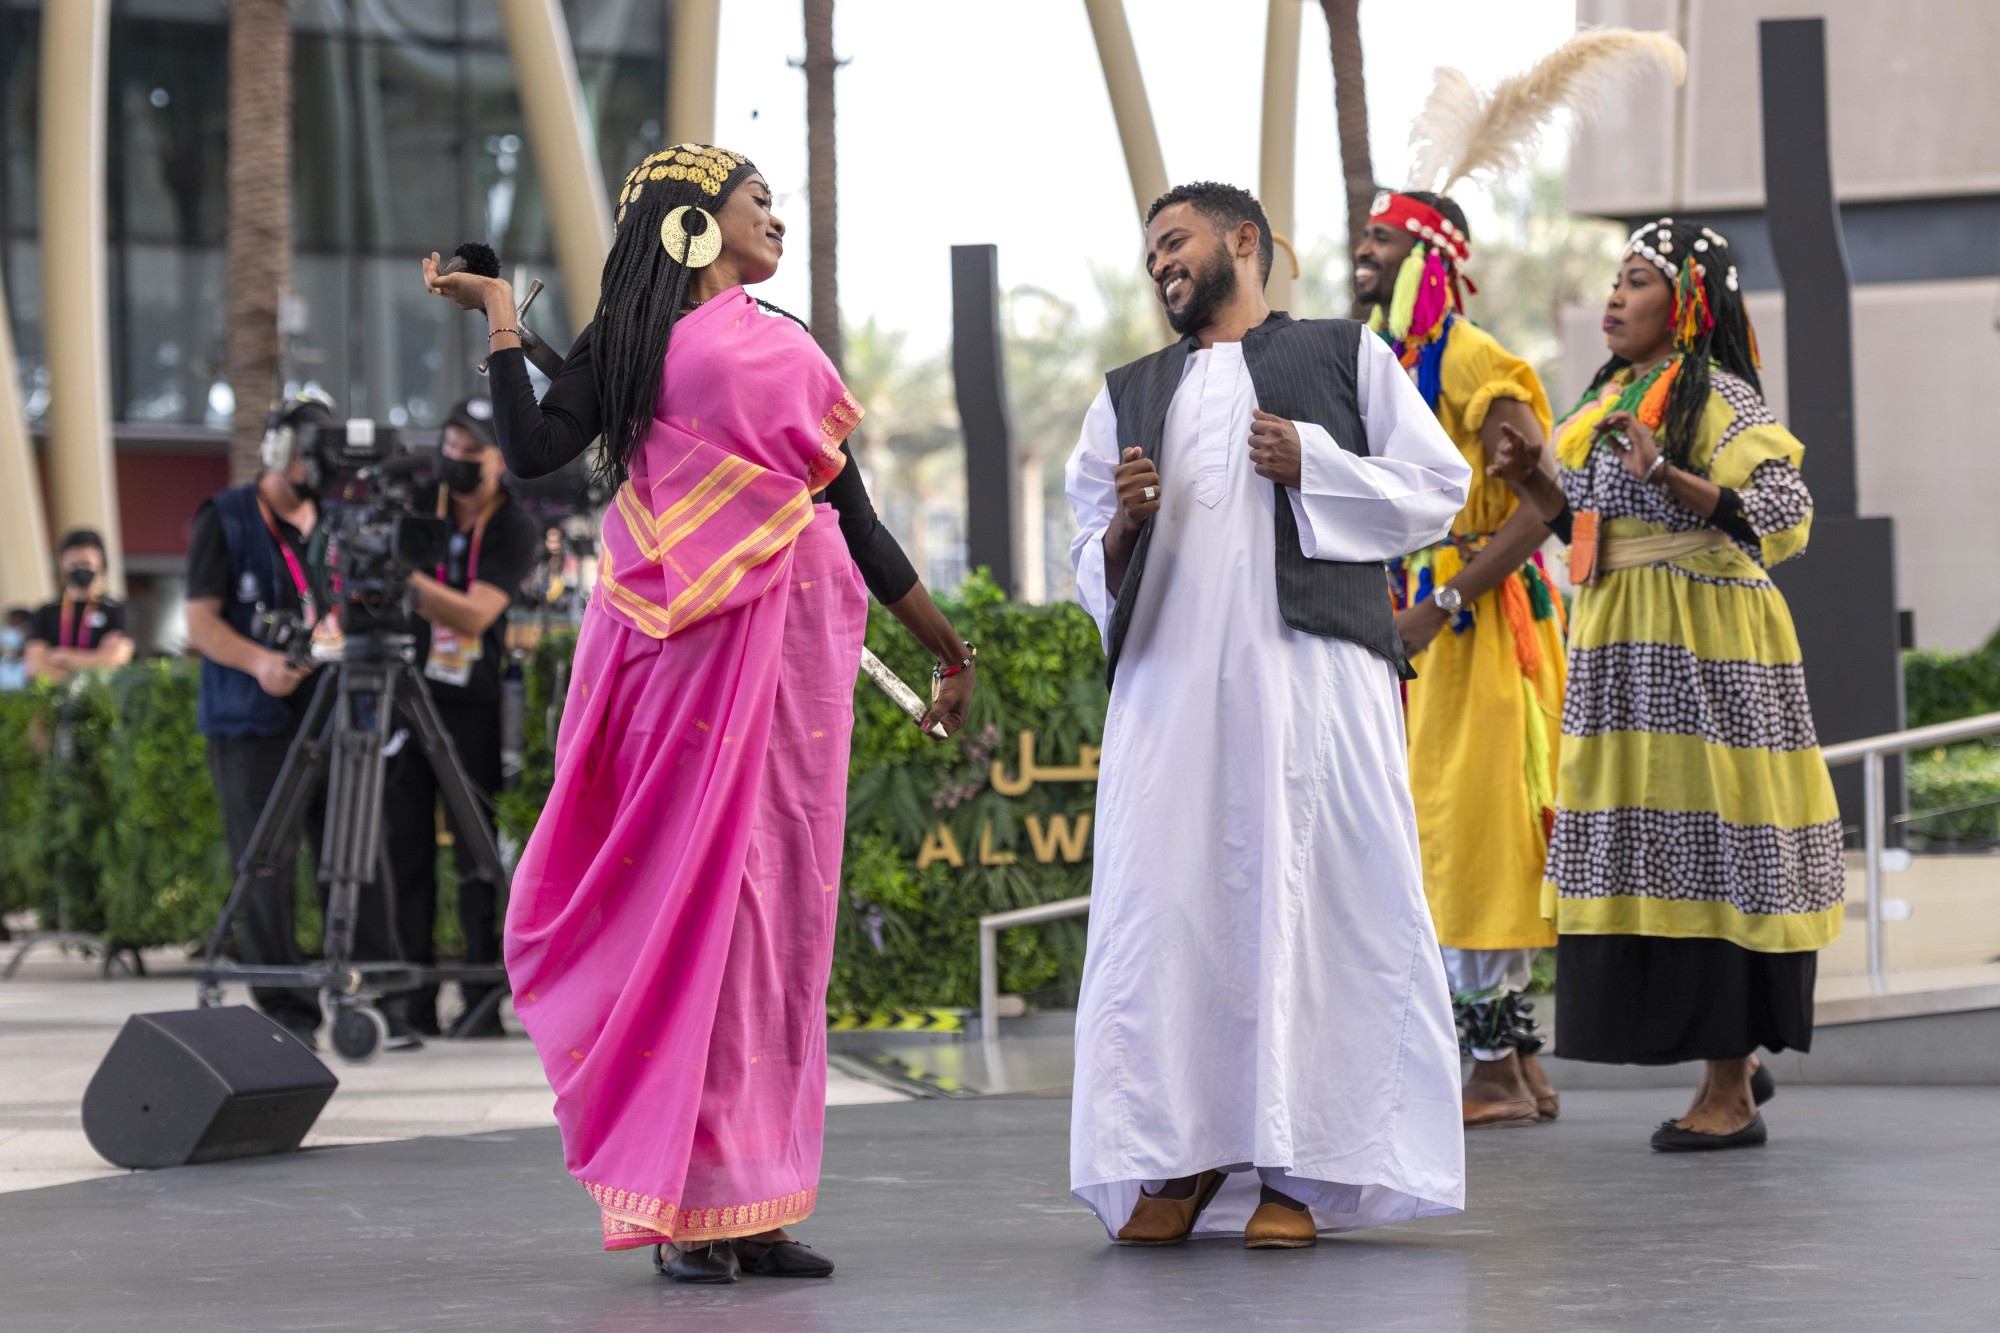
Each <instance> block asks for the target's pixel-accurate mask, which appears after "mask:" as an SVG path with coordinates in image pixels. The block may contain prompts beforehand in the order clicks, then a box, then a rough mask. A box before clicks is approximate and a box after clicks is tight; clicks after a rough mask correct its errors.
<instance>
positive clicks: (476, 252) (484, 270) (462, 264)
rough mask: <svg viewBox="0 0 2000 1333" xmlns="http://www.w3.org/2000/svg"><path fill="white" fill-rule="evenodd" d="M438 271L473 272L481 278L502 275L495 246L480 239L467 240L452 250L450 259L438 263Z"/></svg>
mask: <svg viewBox="0 0 2000 1333" xmlns="http://www.w3.org/2000/svg"><path fill="white" fill-rule="evenodd" d="M438 272H439V273H440V274H443V273H471V274H474V275H476V276H478V277H481V278H497V277H499V276H500V256H499V255H497V254H495V253H493V247H492V246H490V245H484V244H482V243H480V242H478V241H467V242H466V243H465V244H464V245H461V246H459V247H458V249H456V250H454V251H452V255H451V258H450V259H447V260H445V261H444V262H443V263H442V264H439V265H438Z"/></svg>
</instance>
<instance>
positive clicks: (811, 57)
mask: <svg viewBox="0 0 2000 1333" xmlns="http://www.w3.org/2000/svg"><path fill="white" fill-rule="evenodd" d="M805 10H806V58H805V60H804V61H802V62H800V64H801V68H803V69H804V70H805V72H806V202H807V205H808V209H807V221H808V222H809V223H810V225H811V227H812V249H811V268H812V333H813V339H814V341H816V342H818V343H819V345H820V350H821V351H823V352H825V353H826V356H827V360H829V361H831V362H833V368H834V369H835V370H839V369H840V368H841V355H840V350H841V348H840V276H839V273H838V271H837V269H836V266H835V259H836V255H837V246H838V245H839V241H840V222H839V216H840V215H839V208H838V199H839V195H838V189H839V185H838V181H837V178H836V176H835V172H834V153H833V75H834V71H836V70H838V69H839V68H840V66H841V64H842V63H843V62H842V61H841V60H839V59H838V58H837V57H835V55H834V54H833V0H805Z"/></svg>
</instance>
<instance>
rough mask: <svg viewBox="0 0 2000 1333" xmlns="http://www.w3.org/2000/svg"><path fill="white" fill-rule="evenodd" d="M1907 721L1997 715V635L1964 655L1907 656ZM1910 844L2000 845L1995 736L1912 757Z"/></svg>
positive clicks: (1999, 764)
mask: <svg viewBox="0 0 2000 1333" xmlns="http://www.w3.org/2000/svg"><path fill="white" fill-rule="evenodd" d="M1903 694H1904V698H1905V700H1906V707H1907V710H1908V714H1909V725H1910V726H1912V727H1927V726H1930V725H1931V724H1933V723H1936V722H1950V721H1953V720H1954V719H1957V718H1961V717H1971V716H1974V715H1976V714H1979V713H1994V712H2000V633H1995V634H1994V636H1993V637H1992V638H1991V639H1989V640H1987V641H1986V643H1985V645H1984V646H1983V647H1980V648H1976V649H1974V650H1973V651H1971V652H1969V653H1936V652H1915V653H1907V654H1905V655H1904V658H1903ZM1908 772H1909V788H1910V811H1911V815H1912V818H1911V820H1910V825H1909V831H1910V843H1911V846H1912V847H1914V848H1917V849H1919V850H1922V849H1927V848H1928V849H1937V850H1945V849H1965V850H1987V849H1993V848H2000V737H1988V738H1987V739H1985V740H1981V741H1968V742H1966V743H1965V744H1963V745H1954V746H1951V747H1949V748H1941V749H1936V750H1927V751H1924V752H1922V753H1918V754H1912V755H1911V756H1910V762H1909V770H1908Z"/></svg>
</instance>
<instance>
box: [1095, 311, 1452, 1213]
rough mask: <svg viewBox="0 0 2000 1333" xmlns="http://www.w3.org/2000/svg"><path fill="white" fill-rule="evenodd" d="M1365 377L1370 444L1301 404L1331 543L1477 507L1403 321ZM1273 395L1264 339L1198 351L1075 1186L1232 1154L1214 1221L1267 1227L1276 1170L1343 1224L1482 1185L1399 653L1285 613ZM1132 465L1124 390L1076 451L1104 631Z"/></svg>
mask: <svg viewBox="0 0 2000 1333" xmlns="http://www.w3.org/2000/svg"><path fill="white" fill-rule="evenodd" d="M1356 387H1357V390H1358V399H1359V402H1358V406H1359V408H1360V415H1361V418H1362V421H1363V423H1364V425H1365V428H1366V431H1367V436H1368V438H1367V441H1366V443H1367V454H1366V456H1361V455H1357V454H1353V453H1349V452H1348V451H1347V450H1345V449H1342V448H1340V447H1339V446H1338V445H1337V444H1336V443H1335V442H1334V440H1333V438H1332V436H1331V435H1329V434H1328V433H1327V432H1326V431H1325V430H1324V429H1323V428H1321V427H1319V426H1316V425H1312V424H1310V423H1304V422H1301V423H1297V426H1298V431H1299V437H1300V441H1301V443H1302V446H1303V467H1302V470H1301V478H1300V480H1301V485H1300V486H1299V488H1298V489H1296V490H1288V491H1287V492H1286V497H1287V500H1288V502H1289V503H1290V504H1291V505H1292V508H1293V512H1294V514H1295V516H1296V517H1297V519H1298V527H1299V536H1300V544H1301V547H1302V548H1303V550H1304V552H1305V554H1306V555H1307V556H1308V557H1309V558H1316V559H1324V560H1343V561H1376V560H1384V559H1388V558H1390V557H1393V556H1397V555H1401V554H1404V553H1406V552H1409V551H1412V550H1416V549H1417V548H1419V547H1422V546H1425V545H1427V544H1428V543H1430V542H1433V541H1435V540H1437V539H1438V538H1440V537H1442V536H1444V534H1445V532H1446V531H1447V530H1448V529H1449V527H1450V525H1451V521H1452V518H1453V517H1454V516H1455V515H1456V514H1457V513H1458V511H1459V509H1460V507H1461V506H1462V505H1463V504H1464V503H1465V496H1466V487H1467V483H1468V481H1469V480H1470V477H1471V472H1470V469H1469V468H1468V467H1467V466H1466V464H1465V463H1464V461H1463V460H1462V459H1461V458H1460V457H1459V454H1458V451H1457V450H1456V449H1454V448H1453V447H1452V444H1451V441H1450V440H1449V439H1448V438H1447V437H1446V436H1445V434H1444V432H1443V430H1442V429H1440V427H1439V426H1438V424H1437V418H1436V417H1435V416H1434V415H1433V414H1432V413H1431V411H1430V409H1429V408H1428V407H1427V406H1425V404H1424V401H1423V399H1422V397H1421V396H1419V395H1418V393H1417V391H1416V389H1415V388H1414V387H1413V386H1412V385H1411V383H1410V381H1409V377H1408V376H1407V375H1406V374H1405V373H1404V371H1403V369H1402V367H1401V366H1399V365H1398V364H1397V363H1396V360H1395V358H1394V356H1393V355H1392V354H1391V353H1390V352H1389V350H1388V348H1387V347H1386V346H1384V345H1383V344H1382V342H1381V341H1380V340H1379V339H1377V338H1374V337H1363V338H1362V340H1361V350H1360V352H1359V354H1358V365H1357V375H1356ZM1255 406H1256V395H1255V390H1254V389H1253V387H1252V385H1251V381H1250V374H1249V370H1248V367H1247V366H1246V365H1245V363H1244V359H1243V347H1242V344H1241V343H1218V344H1216V345H1215V346H1214V347H1213V348H1210V349H1208V350H1205V351H1197V352H1195V353H1193V354H1192V355H1190V356H1189V358H1188V363H1187V369H1186V371H1185V373H1184V376H1183V378H1182V380H1181V384H1180V387H1179V389H1178V390H1177V391H1176V393H1175V395H1174V399H1173V403H1172V405H1171V407H1170V408H1169V410H1168V413H1167V419H1166V427H1165V432H1164V438H1163V439H1162V440H1161V442H1160V448H1159V450H1158V453H1157V455H1156V458H1157V462H1158V466H1159V470H1160V487H1161V496H1160V510H1159V514H1158V516H1157V517H1156V518H1155V519H1154V531H1153V537H1152V546H1151V550H1150V552H1149V554H1148V557H1147V563H1146V567H1145V572H1144V577H1143V579H1142V580H1141V583H1140V586H1139V590H1138V591H1137V593H1136V594H1134V595H1135V596H1136V597H1137V598H1138V602H1137V604H1136V605H1135V606H1134V607H1133V608H1132V618H1131V622H1130V625H1129V627H1128V629H1127V633H1126V637H1125V642H1124V648H1123V653H1122V655H1121V656H1120V658H1119V662H1118V677H1117V682H1116V684H1115V686H1114V687H1113V689H1112V693H1111V707H1110V712H1109V714H1108V715H1107V717H1106V719H1105V726H1104V749H1103V755H1102V758H1101V760H1100V776H1099V780H1098V788H1097V822H1096V829H1097V834H1096V854H1095V855H1096V864H1095V877H1094V879H1093V882H1092V896H1091V913H1090V934H1089V951H1088V954H1087V956H1086V958H1085V962H1084V974H1083V989H1082V995H1081V998H1080V1000H1079V1003H1078V1009H1077V1019H1076V1085H1075V1108H1074V1112H1073V1117H1072V1122H1071V1137H1070V1184H1071V1188H1072V1189H1073V1191H1074V1192H1075V1194H1076V1197H1077V1198H1078V1199H1080V1200H1082V1201H1083V1202H1084V1203H1086V1204H1088V1205H1089V1206H1090V1207H1091V1208H1092V1209H1093V1210H1094V1211H1095V1212H1096V1213H1097V1215H1098V1217H1099V1219H1100V1220H1101V1221H1103V1223H1104V1225H1105V1228H1106V1230H1108V1231H1110V1232H1111V1233H1112V1234H1113V1235H1115V1234H1116V1233H1117V1231H1118V1230H1119V1228H1121V1227H1122V1226H1123V1225H1124V1224H1125V1221H1126V1219H1127V1218H1128V1217H1129V1216H1130V1214H1131V1211H1132V1206H1133V1204H1134V1202H1135V1201H1136V1200H1137V1198H1138V1196H1139V1190H1140V1187H1141V1185H1148V1186H1154V1187H1156V1186H1157V1185H1158V1184H1160V1183H1161V1182H1163V1181H1165V1180H1168V1179H1172V1178H1174V1177H1178V1176H1187V1175H1192V1174H1194V1173H1196V1172H1200V1171H1204V1170H1208V1169H1210V1168H1231V1169H1232V1170H1233V1171H1234V1174H1232V1175H1230V1176H1229V1178H1228V1180H1227V1182H1226V1183H1225V1184H1224V1186H1223V1188H1222V1191H1221V1192H1220V1193H1219V1194H1218V1195H1217V1196H1216V1199H1215V1201H1214V1202H1213V1203H1212V1204H1211V1205H1210V1206H1209V1208H1208V1209H1207V1211H1206V1212H1205V1213H1204V1214H1203V1215H1202V1218H1201V1221H1200V1223H1199V1224H1198V1227H1197V1230H1198V1231H1201V1232H1240V1231H1242V1230H1243V1227H1244V1224H1245V1222H1246V1221H1248V1219H1249V1216H1250V1213H1251V1212H1252V1211H1253V1210H1254V1209H1255V1207H1256V1205H1257V1198H1258V1192H1257V1186H1258V1182H1259V1179H1260V1178H1261V1179H1262V1180H1264V1181H1268V1182H1269V1183H1270V1184H1271V1185H1272V1186H1273V1187H1274V1188H1277V1189H1279V1190H1281V1191H1283V1192H1284V1193H1285V1194H1287V1195H1290V1196H1291V1197H1292V1198H1294V1199H1297V1200H1299V1201H1300V1202H1302V1203H1305V1204H1308V1205H1310V1206H1311V1208H1312V1209H1313V1214H1314V1219H1315V1221H1316V1222H1317V1223H1318V1224H1319V1226H1320V1228H1321V1229H1322V1230H1349V1229H1353V1228H1357V1227H1366V1226H1374V1225H1378V1224H1381V1223H1384V1222H1394V1221H1399V1220H1402V1219H1405V1218H1412V1217H1425V1216H1430V1215H1433V1214H1438V1213H1448V1212H1455V1211H1457V1210H1458V1209H1460V1208H1461V1207H1462V1206H1463V1201H1464V1192H1465V1160H1464V1138H1463V1131H1462V1129H1461V1127H1460V1108H1459V1065H1458V1044H1457V1037H1456V1034H1455V1032H1454V1030H1453V1025H1452V1015H1451V1002H1450V998H1449V995H1448V994H1447V991H1446V989H1445V980H1444V972H1443V966H1442V963H1441V961H1440V957H1439V953H1438V945H1437V937H1436V934H1435V932H1434V930H1433V928H1432V926H1431V916H1430V910H1429V908H1428V907H1427V906H1426V904H1425V902H1424V894H1423V878H1422V875H1423V872H1422V863H1421V861H1420V860H1419V857H1418V853H1417V825H1416V815H1415V812H1414V810H1413V809H1412V807H1411V803H1410V791H1409V779H1408V771H1407V766H1406V762H1405V751H1404V745H1405V742H1404V735H1403V716H1402V707H1401V700H1400V694H1399V690H1398V682H1397V678H1396V672H1395V669H1394V668H1393V667H1392V666H1391V665H1390V664H1389V663H1388V662H1387V661H1385V660H1384V659H1383V658H1381V657H1379V656H1377V655H1376V654H1374V653H1372V652H1370V651H1369V650H1368V649H1366V648H1363V647H1361V646H1360V645H1358V644H1355V643H1351V642H1348V641H1347V640H1344V639H1330V638H1320V637H1317V636H1314V635H1311V634H1305V633H1301V632H1299V631H1296V630H1293V629H1291V628H1290V627H1288V626H1287V625H1286V624H1285V623H1284V621H1283V619H1282V618H1281V617H1280V615H1279V612H1278V600H1277V588H1276V579H1275V571H1274V568H1273V561H1274V559H1275V555H1274V552H1275V549H1276V538H1275V534H1274V526H1273V519H1272V514H1273V506H1274V504H1275V503H1276V488H1275V487H1273V486H1272V484H1271V483H1270V482H1269V481H1266V480H1264V479H1263V478H1260V477H1259V476H1257V474H1256V472H1255V470H1254V469H1253V467H1252V464H1251V461H1250V452H1249V449H1250V446H1249V438H1250V422H1251V416H1250V413H1251V409H1252V408H1253V407H1255ZM1118 462H1119V449H1118V430H1117V420H1116V414H1115V412H1114V410H1113V408H1112V406H1111V401H1110V397H1109V395H1108V393H1103V392H1100V393H1099V394H1098V397H1097V400H1096V402H1094V403H1093V404H1091V408H1090V412H1089V414H1088V415H1087V416H1086V417H1085V419H1084V424H1083V434H1082V438H1081V439H1080V440H1079V441H1078V443H1077V447H1076V452H1075V454H1074V455H1073V456H1072V457H1071V458H1070V462H1069V467H1068V470H1067V474H1066V482H1067V488H1068V493H1069V499H1070V504H1071V507H1072V508H1073V509H1074V510H1075V511H1076V519H1077V528H1078V532H1077V537H1076V541H1075V544H1074V545H1073V546H1072V548H1071V554H1072V558H1073V559H1074V561H1075V564H1076V582H1077V596H1078V599H1079V600H1080V601H1081V602H1082V603H1083V605H1084V607H1085V608H1086V609H1087V610H1088V611H1089V612H1090V614H1091V615H1092V616H1093V617H1095V618H1096V620H1097V623H1098V625H1099V627H1100V628H1108V626H1109V625H1110V623H1111V615H1112V610H1113V607H1114V605H1115V599H1114V598H1113V597H1112V595H1111V593H1110V591H1109V589H1108V588H1107V587H1106V584H1105V578H1104V532H1105V528H1106V526H1107V525H1108V524H1109V523H1110V522H1111V520H1112V517H1113V516H1114V515H1115V514H1116V512H1117V504H1118V501H1117V493H1116V488H1115V484H1114V481H1113V472H1114V471H1115V469H1116V468H1117V466H1118ZM1383 599H1384V602H1385V603H1386V602H1387V599H1388V592H1387V590H1386V584H1385V590H1384V592H1383Z"/></svg>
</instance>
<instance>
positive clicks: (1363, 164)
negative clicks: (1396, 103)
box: [1320, 0, 1375, 255]
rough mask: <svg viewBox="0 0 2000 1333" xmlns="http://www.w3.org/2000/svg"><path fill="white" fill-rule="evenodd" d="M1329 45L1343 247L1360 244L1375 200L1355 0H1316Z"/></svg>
mask: <svg viewBox="0 0 2000 1333" xmlns="http://www.w3.org/2000/svg"><path fill="white" fill-rule="evenodd" d="M1320 8H1321V9H1324V10H1325V11H1326V28H1327V34H1328V41H1329V44H1330V45H1331V47H1332V49H1333V118H1334V124H1335V127H1336V128H1337V129H1338V130H1339V132H1340V174H1341V177H1342V178H1343V179H1344V180H1345V181H1346V183H1347V253H1349V254H1350V255H1351V254H1353V253H1354V248H1355V247H1356V246H1358V245H1360V244H1361V232H1362V230H1363V229H1364V228H1365V227H1366V226H1367V225H1368V208H1369V205H1370V204H1372V203H1373V202H1374V200H1375V164H1374V163H1373V162H1372V161H1371V160H1370V159H1369V155H1368V93H1367V87H1366V82H1367V81H1366V79H1365V77H1364V75H1363V71H1362V63H1361V0H1320Z"/></svg>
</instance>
